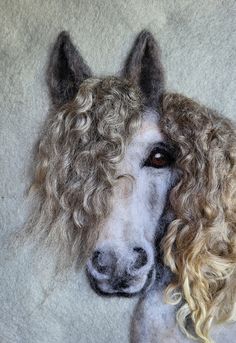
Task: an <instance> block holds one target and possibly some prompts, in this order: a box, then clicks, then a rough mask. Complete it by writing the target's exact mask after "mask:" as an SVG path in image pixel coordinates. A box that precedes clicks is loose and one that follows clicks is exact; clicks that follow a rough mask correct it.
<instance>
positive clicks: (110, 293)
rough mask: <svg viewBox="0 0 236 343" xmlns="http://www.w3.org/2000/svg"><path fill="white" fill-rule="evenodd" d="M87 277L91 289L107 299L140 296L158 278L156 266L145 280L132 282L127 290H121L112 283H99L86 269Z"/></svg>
mask: <svg viewBox="0 0 236 343" xmlns="http://www.w3.org/2000/svg"><path fill="white" fill-rule="evenodd" d="M86 275H87V278H88V280H89V284H90V286H91V288H92V289H93V290H94V291H95V292H96V293H97V294H98V295H100V296H105V297H114V296H115V297H126V298H130V297H134V296H137V295H140V294H144V293H146V292H147V291H148V290H149V289H150V288H151V286H152V285H153V283H154V280H155V278H156V272H155V268H154V266H153V267H152V268H151V269H150V270H149V272H148V273H147V275H146V276H145V278H144V279H143V278H142V279H141V280H139V281H136V282H133V283H132V282H131V284H130V285H129V286H128V287H125V288H122V289H121V288H119V287H114V286H113V285H112V282H109V281H107V282H106V281H99V280H97V279H96V278H95V277H94V276H93V275H92V274H91V273H90V272H89V270H88V268H87V269H86Z"/></svg>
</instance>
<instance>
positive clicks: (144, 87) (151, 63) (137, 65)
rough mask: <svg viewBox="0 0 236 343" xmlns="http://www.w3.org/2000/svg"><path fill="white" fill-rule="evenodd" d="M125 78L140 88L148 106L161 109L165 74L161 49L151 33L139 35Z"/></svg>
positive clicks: (130, 55)
mask: <svg viewBox="0 0 236 343" xmlns="http://www.w3.org/2000/svg"><path fill="white" fill-rule="evenodd" d="M123 76H124V77H126V78H128V79H130V80H131V81H133V82H134V83H136V84H137V85H138V86H139V88H140V89H141V91H142V93H143V95H144V101H145V105H146V106H148V107H152V108H154V109H157V108H159V98H160V95H161V94H162V93H163V91H164V74H163V68H162V65H161V61H160V48H159V46H158V44H157V42H156V40H155V39H154V37H153V35H152V34H151V33H150V32H148V31H142V32H140V34H139V35H138V37H137V39H136V40H135V42H134V45H133V47H132V49H131V52H130V54H129V56H128V58H127V60H126V63H125V67H124V70H123Z"/></svg>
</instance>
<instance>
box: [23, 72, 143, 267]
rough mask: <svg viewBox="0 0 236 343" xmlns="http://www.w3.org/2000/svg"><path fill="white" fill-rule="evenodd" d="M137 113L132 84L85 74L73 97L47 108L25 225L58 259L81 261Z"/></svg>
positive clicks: (104, 210)
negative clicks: (55, 107)
mask: <svg viewBox="0 0 236 343" xmlns="http://www.w3.org/2000/svg"><path fill="white" fill-rule="evenodd" d="M140 113H141V112H140V96H139V92H138V90H137V89H136V88H135V87H134V86H133V85H132V84H131V83H130V82H129V81H126V80H121V79H119V78H115V77H108V78H105V79H92V78H90V79H87V80H86V81H84V82H83V83H82V85H81V86H80V89H79V92H78V94H77V95H76V97H75V99H74V100H72V101H71V102H69V103H67V104H66V105H64V106H62V107H61V108H59V110H54V111H53V113H51V114H50V116H49V119H48V121H47V122H46V124H45V128H44V130H43V133H42V137H41V139H40V142H39V146H38V153H37V157H36V160H37V161H36V162H37V166H36V171H35V177H34V181H33V184H32V187H31V191H33V192H32V193H33V194H34V195H35V194H36V195H37V206H36V208H34V210H33V212H32V216H31V218H30V220H29V222H28V223H27V227H26V230H27V232H28V234H30V235H31V234H33V235H37V234H40V236H41V237H42V239H43V241H44V242H46V243H47V244H49V246H52V247H53V249H54V250H57V252H58V254H57V256H58V257H59V258H60V261H61V262H62V263H63V265H64V264H65V263H67V262H69V263H70V262H73V261H74V260H75V259H76V260H77V259H78V257H79V262H80V263H82V262H84V260H85V259H86V258H87V257H88V255H89V253H90V252H91V250H92V248H93V246H94V244H95V242H96V241H97V238H98V235H99V230H98V227H99V223H100V222H101V221H102V220H103V218H105V217H106V216H107V214H108V213H109V211H110V201H109V200H110V197H111V194H112V188H113V186H114V184H115V182H116V168H117V164H118V163H119V162H120V160H121V159H122V157H123V154H124V150H125V147H126V144H127V143H128V142H129V139H130V137H132V135H133V133H134V132H135V131H136V130H137V128H138V126H139V123H140ZM68 256H69V260H68Z"/></svg>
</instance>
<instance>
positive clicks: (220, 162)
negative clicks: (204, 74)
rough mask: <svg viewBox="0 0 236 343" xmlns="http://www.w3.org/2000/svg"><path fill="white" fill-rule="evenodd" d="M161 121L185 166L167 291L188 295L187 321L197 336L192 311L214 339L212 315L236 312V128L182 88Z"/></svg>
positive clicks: (219, 317) (167, 244) (174, 202)
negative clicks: (187, 96) (171, 279)
mask: <svg viewBox="0 0 236 343" xmlns="http://www.w3.org/2000/svg"><path fill="white" fill-rule="evenodd" d="M160 124H161V127H162V130H163V132H164V133H165V135H166V137H167V138H168V139H169V141H170V142H171V144H173V145H174V146H175V148H176V150H177V160H176V167H177V168H178V169H179V171H180V172H181V178H180V180H179V182H178V183H177V185H176V186H175V187H174V188H173V189H172V191H171V194H170V202H171V206H172V208H173V210H174V213H175V215H176V219H175V220H174V221H173V222H172V223H171V224H170V225H169V227H168V231H167V234H166V235H165V237H164V239H163V242H162V248H163V252H164V261H165V264H166V265H168V266H169V267H170V269H171V271H172V272H173V273H174V274H175V276H176V280H175V281H174V282H173V283H171V284H170V285H169V287H168V288H167V290H166V296H167V299H168V300H169V302H171V301H172V302H175V303H181V301H183V303H182V304H181V307H180V309H179V310H178V312H177V321H178V323H179V325H180V328H181V329H182V330H183V331H184V332H185V333H186V334H187V335H188V336H190V333H189V332H188V330H187V328H186V326H187V318H188V317H189V316H191V318H192V322H193V324H194V328H195V333H196V335H197V336H198V337H200V338H201V339H202V340H203V341H204V342H207V343H208V342H211V338H209V329H210V327H211V324H212V322H214V321H216V322H224V321H226V320H229V319H231V318H232V317H233V311H234V306H235V301H236V163H235V162H236V128H235V126H234V124H233V123H232V122H231V121H229V120H227V119H226V118H223V117H221V116H219V115H218V114H217V113H215V112H213V111H212V110H209V109H208V108H206V107H203V106H201V105H199V104H198V103H196V102H194V101H193V100H191V99H188V98H186V97H184V96H182V95H178V94H167V95H165V96H164V98H163V117H162V120H161V123H160ZM234 319H235V318H234Z"/></svg>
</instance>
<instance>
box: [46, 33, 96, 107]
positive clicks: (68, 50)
mask: <svg viewBox="0 0 236 343" xmlns="http://www.w3.org/2000/svg"><path fill="white" fill-rule="evenodd" d="M89 77H91V71H90V69H89V67H88V66H87V64H86V63H85V62H84V60H83V58H82V56H81V55H80V53H79V51H78V50H77V49H76V48H75V47H74V45H73V43H72V42H71V39H70V36H69V34H68V33H67V32H66V31H62V32H61V33H60V34H59V36H58V38H57V41H56V43H55V45H54V46H53V49H52V52H51V55H50V62H49V66H48V71H47V82H48V87H49V91H50V94H51V98H52V103H53V104H54V105H56V106H60V105H63V104H65V103H67V102H68V101H70V100H72V99H73V98H74V97H75V95H76V94H77V92H78V89H79V86H80V84H81V83H82V82H83V81H84V80H85V79H87V78H89Z"/></svg>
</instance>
